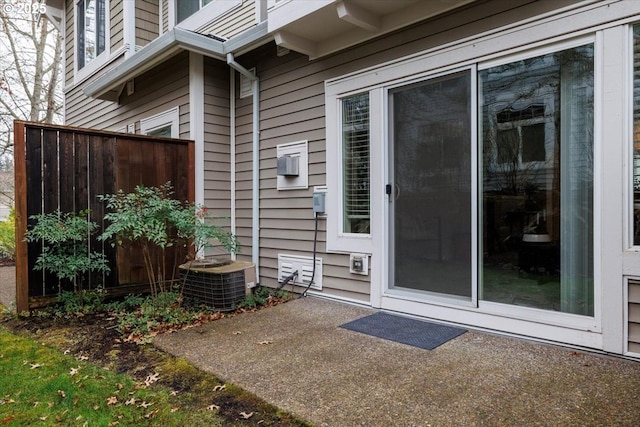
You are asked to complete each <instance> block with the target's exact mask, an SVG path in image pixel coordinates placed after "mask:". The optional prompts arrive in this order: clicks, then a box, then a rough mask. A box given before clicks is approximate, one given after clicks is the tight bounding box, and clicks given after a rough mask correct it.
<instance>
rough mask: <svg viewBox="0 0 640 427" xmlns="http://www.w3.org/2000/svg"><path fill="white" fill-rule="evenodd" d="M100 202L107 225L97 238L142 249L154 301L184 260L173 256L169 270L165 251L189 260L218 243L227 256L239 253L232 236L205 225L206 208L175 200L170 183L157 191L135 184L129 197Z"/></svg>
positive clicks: (119, 195)
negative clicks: (184, 251)
mask: <svg viewBox="0 0 640 427" xmlns="http://www.w3.org/2000/svg"><path fill="white" fill-rule="evenodd" d="M98 197H99V199H100V200H102V201H104V202H105V203H106V207H107V209H108V210H109V213H107V214H106V215H105V220H106V221H108V222H109V226H108V227H107V228H106V229H105V231H104V232H103V233H102V235H101V236H100V237H99V239H101V240H112V241H113V242H114V243H113V244H114V245H115V244H118V245H122V244H124V243H129V244H131V245H134V246H135V247H138V248H140V250H141V252H142V256H143V259H144V265H145V269H146V272H147V277H148V279H149V284H150V285H151V293H152V296H153V297H154V299H155V298H157V296H158V292H163V291H165V290H166V288H165V286H166V283H168V282H170V281H171V280H172V279H173V277H175V275H176V272H177V268H178V264H179V263H180V262H181V261H186V259H184V260H179V259H178V258H177V255H178V251H175V255H174V260H173V263H172V265H169V266H168V265H167V256H166V252H167V250H168V249H169V248H181V247H182V248H185V249H187V250H189V249H191V251H189V253H190V254H191V255H192V256H193V255H194V254H198V253H199V251H201V250H202V249H204V248H205V247H206V246H208V245H210V244H211V242H212V241H213V240H216V241H218V242H219V243H220V244H221V245H222V246H223V247H224V248H225V249H226V250H227V251H228V252H234V253H235V252H237V250H238V243H237V240H236V237H235V236H234V235H233V234H231V233H230V232H228V231H226V230H224V229H223V228H222V227H220V226H217V225H214V224H212V223H211V222H210V221H207V219H206V218H205V217H206V209H205V208H203V207H201V206H197V205H194V204H192V203H188V202H184V201H180V200H177V199H175V198H174V197H173V187H172V186H171V183H166V184H164V185H162V186H160V187H145V186H142V185H139V186H137V187H136V188H135V190H134V191H133V192H132V193H124V192H123V191H122V190H120V191H118V192H117V193H116V194H108V195H101V196H98ZM167 268H170V269H171V270H170V271H171V273H170V277H165V275H166V272H167V271H169V270H167Z"/></svg>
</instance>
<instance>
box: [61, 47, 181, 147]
mask: <svg viewBox="0 0 640 427" xmlns="http://www.w3.org/2000/svg"><path fill="white" fill-rule="evenodd" d="M188 68H189V63H188V55H187V54H180V55H178V56H176V57H174V58H172V59H170V60H169V61H167V62H165V63H163V64H162V65H160V66H158V67H157V68H154V69H153V70H151V71H149V72H147V73H145V74H143V75H142V76H140V77H138V78H136V79H135V92H134V94H133V95H131V96H126V95H125V94H122V95H121V98H120V102H119V103H115V102H109V101H100V100H95V99H91V98H88V97H87V96H85V95H84V93H83V92H82V86H78V87H75V88H74V89H72V90H71V91H70V92H68V93H67V98H66V124H68V125H73V126H80V127H90V128H94V129H108V130H117V129H119V128H121V127H124V126H127V125H128V124H130V123H135V124H136V132H139V130H140V124H139V121H140V119H143V118H146V117H150V116H153V115H155V114H158V113H161V112H163V111H166V110H168V109H170V108H174V107H176V106H178V107H179V108H180V117H181V123H180V127H181V129H184V128H185V127H186V132H182V133H181V134H180V137H181V138H188V137H189V133H188V128H189V126H188V117H187V116H186V115H185V114H183V112H184V111H187V112H188V104H189V75H188Z"/></svg>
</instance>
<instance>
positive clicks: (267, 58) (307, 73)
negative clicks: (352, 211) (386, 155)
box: [236, 1, 560, 301]
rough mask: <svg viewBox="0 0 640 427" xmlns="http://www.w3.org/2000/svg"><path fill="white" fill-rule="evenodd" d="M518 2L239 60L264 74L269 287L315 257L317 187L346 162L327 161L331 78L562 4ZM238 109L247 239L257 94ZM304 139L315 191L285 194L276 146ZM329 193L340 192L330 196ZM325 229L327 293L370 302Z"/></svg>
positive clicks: (268, 49)
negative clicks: (302, 50) (343, 46)
mask: <svg viewBox="0 0 640 427" xmlns="http://www.w3.org/2000/svg"><path fill="white" fill-rule="evenodd" d="M513 4H514V6H513V8H512V9H510V10H507V11H504V12H503V13H502V14H500V15H496V14H495V11H494V9H495V8H494V7H492V6H491V5H490V4H478V5H474V6H471V7H468V8H465V9H463V10H461V11H459V12H456V13H452V14H450V15H448V16H444V17H441V18H439V19H438V20H436V21H433V22H429V23H424V24H422V25H415V26H413V27H411V28H407V29H405V30H402V31H399V32H395V33H392V34H389V35H386V36H384V37H381V38H379V39H377V40H374V41H369V42H367V43H365V44H362V45H360V46H357V47H354V48H351V49H348V50H345V51H343V52H340V53H337V54H334V55H331V56H328V57H325V58H320V59H317V60H313V61H309V60H308V58H307V57H306V56H302V55H299V54H297V53H295V52H291V53H289V54H288V55H285V56H282V57H276V56H275V51H276V48H275V46H274V45H273V44H269V45H265V46H263V47H262V48H260V49H259V50H258V51H256V52H253V53H251V54H247V55H245V56H243V57H241V58H239V59H238V61H239V62H240V63H241V64H243V65H244V66H245V67H247V68H250V67H253V66H257V72H258V75H259V77H260V108H261V111H260V276H261V281H262V283H263V284H266V285H271V286H273V285H275V284H276V281H277V258H278V254H280V253H287V254H293V255H302V256H311V255H312V252H313V235H314V217H313V213H312V209H311V202H312V192H313V186H317V185H325V183H326V174H327V173H337V168H338V167H339V165H328V166H327V165H326V163H325V162H326V154H325V152H326V141H325V138H326V132H325V126H326V122H325V105H324V83H325V81H326V80H327V79H332V78H336V77H339V76H341V75H344V74H347V73H351V72H355V71H358V70H361V69H364V68H367V67H372V66H376V65H378V64H382V63H385V62H388V61H392V60H395V59H398V58H402V57H404V56H407V55H411V54H415V53H418V52H421V51H424V50H425V49H429V48H432V47H437V46H439V45H442V44H445V43H449V42H453V41H455V40H458V39H460V38H462V37H467V36H471V35H473V34H478V33H482V32H484V31H488V30H492V29H493V28H495V27H496V26H498V25H503V24H508V23H511V22H516V21H518V20H521V19H526V18H527V17H529V16H534V15H536V14H539V13H544V12H545V11H547V10H549V9H553V8H556V7H560V6H559V5H558V4H557V3H551V2H549V3H546V2H535V3H534V2H529V1H523V2H519V3H515V2H514V3H513ZM417 71H419V70H417ZM236 112H237V119H236V133H237V147H236V156H237V173H236V179H237V189H236V197H237V211H236V212H237V215H238V217H237V229H238V233H239V234H241V235H242V236H243V238H245V239H249V238H250V235H251V126H252V124H251V102H250V98H249V99H242V100H238V104H237V109H236ZM300 140H308V148H309V189H307V190H286V191H279V190H277V188H276V147H277V145H278V144H283V143H289V142H295V141H300ZM328 197H335V196H334V195H331V194H329V195H328ZM376 214H379V213H376ZM325 227H326V224H325V220H324V219H321V220H320V221H319V233H318V246H317V249H318V256H319V257H322V259H323V270H324V271H323V273H324V275H323V292H326V293H328V294H331V295H336V296H341V297H347V298H353V299H357V300H361V301H368V298H369V296H368V295H369V292H370V277H371V272H370V274H369V276H361V275H354V274H350V273H349V255H348V254H337V253H329V254H328V253H326V244H325V241H326V228H325ZM378 262H380V260H378ZM375 268H376V263H373V264H372V265H371V269H372V270H374V269H375Z"/></svg>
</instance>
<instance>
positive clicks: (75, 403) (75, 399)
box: [73, 394, 80, 406]
mask: <svg viewBox="0 0 640 427" xmlns="http://www.w3.org/2000/svg"><path fill="white" fill-rule="evenodd" d="M79 400H80V397H79V396H78V395H77V394H76V395H75V396H73V406H78V401H79Z"/></svg>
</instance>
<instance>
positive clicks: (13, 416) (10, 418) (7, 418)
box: [2, 415, 16, 424]
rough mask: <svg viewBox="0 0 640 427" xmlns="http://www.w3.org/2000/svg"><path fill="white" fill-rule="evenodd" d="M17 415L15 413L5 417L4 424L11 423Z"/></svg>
mask: <svg viewBox="0 0 640 427" xmlns="http://www.w3.org/2000/svg"><path fill="white" fill-rule="evenodd" d="M15 417H16V416H15V415H9V416H8V417H5V418H3V419H2V424H9V423H10V422H11V421H12V420H13V419H14V418H15Z"/></svg>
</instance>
